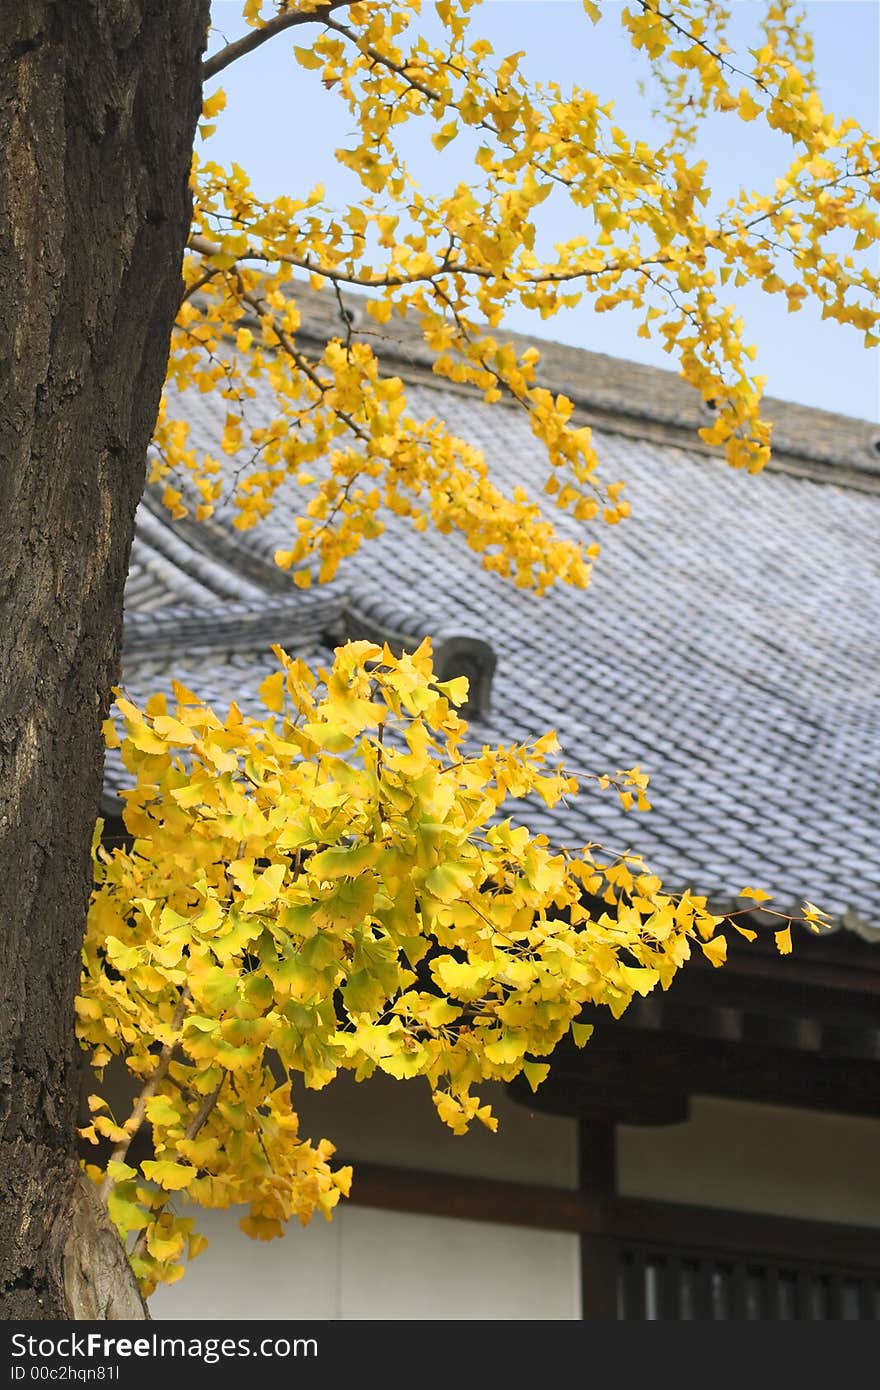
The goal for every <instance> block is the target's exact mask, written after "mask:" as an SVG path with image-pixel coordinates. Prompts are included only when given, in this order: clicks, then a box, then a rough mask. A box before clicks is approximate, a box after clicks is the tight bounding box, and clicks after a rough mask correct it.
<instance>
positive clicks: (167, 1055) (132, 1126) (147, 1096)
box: [98, 986, 190, 1202]
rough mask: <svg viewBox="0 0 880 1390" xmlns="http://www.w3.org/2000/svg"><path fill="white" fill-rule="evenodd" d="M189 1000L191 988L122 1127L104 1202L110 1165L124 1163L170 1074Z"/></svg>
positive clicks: (100, 1191) (100, 1193)
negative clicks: (164, 1081)
mask: <svg viewBox="0 0 880 1390" xmlns="http://www.w3.org/2000/svg"><path fill="white" fill-rule="evenodd" d="M189 999H190V992H189V987H188V986H187V987H186V988H185V989H184V990H183V992H182V993H181V996H180V999H179V1000H178V1003H177V1008H176V1009H175V1010H174V1017H173V1019H172V1020H171V1031H172V1035H173V1036H172V1037H171V1039H170V1040H169V1041H168V1042H167V1043H166V1044H165V1046H164V1047H163V1048H162V1051H161V1052H160V1053H159V1061H158V1063H157V1065H156V1070H155V1071H154V1072H153V1074H152V1076H151V1077H150V1078H149V1080H148V1081H147V1083H146V1085H145V1086H144V1088H143V1090H142V1091H141V1093H140V1095H139V1096H138V1098H137V1100H136V1102H135V1105H134V1109H133V1110H132V1112H131V1114H130V1115H129V1117H128V1119H127V1120H126V1122H125V1124H124V1125H123V1126H122V1128H123V1129H124V1130H125V1132H126V1134H127V1136H128V1137H127V1138H126V1139H122V1140H120V1142H119V1143H118V1144H117V1145H116V1148H115V1149H114V1150H113V1152H112V1154H111V1155H110V1158H109V1160H108V1164H107V1169H108V1171H107V1172H106V1173H105V1175H104V1180H103V1182H102V1183H101V1186H100V1187H99V1188H98V1196H99V1197H100V1198H101V1200H102V1201H103V1202H106V1200H107V1198H108V1197H109V1195H110V1190H111V1188H112V1187H113V1179H112V1178H111V1176H110V1172H109V1168H110V1164H111V1163H122V1162H124V1160H125V1156H126V1154H127V1153H128V1151H129V1149H130V1148H131V1143H132V1140H133V1139H134V1136H135V1135H136V1134H137V1132H138V1130H139V1129H140V1127H141V1125H142V1124H143V1122H144V1118H145V1116H146V1113H147V1102H148V1101H149V1100H152V1098H153V1096H154V1095H155V1094H156V1091H157V1089H158V1087H159V1084H160V1082H162V1081H163V1080H164V1079H165V1076H166V1074H167V1072H168V1067H169V1065H170V1063H171V1057H172V1055H173V1053H174V1049H175V1048H176V1046H177V1043H178V1041H179V1039H178V1037H177V1034H178V1033H179V1031H180V1025H181V1023H182V1022H183V1015H184V1014H185V1013H186V1006H187V1004H188V1003H189Z"/></svg>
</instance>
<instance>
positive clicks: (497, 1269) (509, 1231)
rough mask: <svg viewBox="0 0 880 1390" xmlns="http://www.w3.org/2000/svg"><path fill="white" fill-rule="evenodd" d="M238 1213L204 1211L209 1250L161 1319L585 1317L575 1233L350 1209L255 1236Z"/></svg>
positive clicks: (159, 1298)
mask: <svg viewBox="0 0 880 1390" xmlns="http://www.w3.org/2000/svg"><path fill="white" fill-rule="evenodd" d="M239 1214H240V1213H239V1212H237V1211H236V1212H233V1211H229V1212H209V1213H205V1214H203V1215H200V1218H199V1229H200V1230H204V1231H205V1232H206V1234H207V1235H208V1236H209V1238H210V1241H211V1244H210V1245H209V1247H208V1249H207V1250H206V1251H205V1252H204V1254H202V1255H200V1256H199V1257H198V1259H196V1260H194V1261H193V1263H192V1265H191V1266H190V1268H189V1270H188V1271H187V1273H186V1274H185V1276H184V1278H183V1279H182V1280H181V1281H180V1283H178V1284H174V1285H172V1286H171V1287H170V1288H161V1289H158V1290H157V1291H156V1293H155V1294H154V1295H153V1297H152V1298H151V1299H150V1312H151V1314H152V1316H153V1317H154V1318H155V1319H157V1320H164V1319H173V1318H195V1319H197V1320H199V1321H222V1320H224V1319H231V1318H238V1319H243V1320H253V1321H260V1320H263V1319H280V1320H282V1321H283V1320H289V1319H311V1318H314V1319H327V1320H368V1319H369V1320H387V1321H393V1322H403V1321H407V1320H412V1319H429V1320H447V1319H448V1320H452V1321H464V1320H473V1319H481V1318H488V1319H492V1320H512V1319H529V1320H536V1319H537V1320H564V1319H572V1320H576V1319H577V1318H579V1316H580V1308H579V1302H580V1283H579V1248H578V1241H577V1238H576V1237H574V1236H567V1235H562V1234H558V1233H556V1232H543V1231H532V1230H527V1229H525V1228H523V1227H519V1226H499V1225H490V1224H488V1223H483V1222H478V1221H459V1220H451V1219H449V1218H446V1217H436V1216H410V1215H405V1214H401V1213H397V1212H381V1211H373V1210H368V1209H367V1208H364V1207H360V1208H359V1207H355V1206H347V1207H345V1208H344V1209H342V1210H339V1211H338V1212H337V1215H336V1216H335V1217H334V1218H333V1220H332V1221H331V1222H325V1221H324V1220H323V1219H321V1218H316V1219H315V1220H314V1221H313V1222H311V1223H310V1225H309V1226H307V1227H305V1229H302V1228H300V1227H298V1226H291V1228H290V1230H289V1231H288V1234H287V1235H286V1236H284V1237H283V1239H281V1240H277V1241H271V1242H269V1243H267V1244H263V1243H262V1242H259V1243H258V1242H256V1241H252V1240H249V1239H248V1237H247V1236H245V1235H243V1234H242V1232H241V1231H240V1230H238V1227H237V1218H238V1215H239Z"/></svg>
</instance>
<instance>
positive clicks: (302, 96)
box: [202, 0, 880, 420]
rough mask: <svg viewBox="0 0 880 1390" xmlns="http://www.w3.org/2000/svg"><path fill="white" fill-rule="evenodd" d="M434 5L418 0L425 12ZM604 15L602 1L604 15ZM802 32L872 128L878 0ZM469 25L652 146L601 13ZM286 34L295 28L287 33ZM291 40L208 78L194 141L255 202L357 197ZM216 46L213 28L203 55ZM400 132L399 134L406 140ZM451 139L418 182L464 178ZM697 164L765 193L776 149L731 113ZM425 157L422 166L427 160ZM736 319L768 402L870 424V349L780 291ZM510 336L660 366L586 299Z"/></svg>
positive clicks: (824, 74)
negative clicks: (583, 90) (209, 107)
mask: <svg viewBox="0 0 880 1390" xmlns="http://www.w3.org/2000/svg"><path fill="white" fill-rule="evenodd" d="M431 8H432V7H431V6H430V4H429V3H427V0H426V2H425V4H424V9H425V12H426V14H427V13H428V12H429V11H430V9H431ZM607 8H608V9H609V11H613V8H614V7H613V6H611V5H609V6H608V7H607ZM762 8H763V6H762V5H761V4H759V3H756V0H735V3H734V16H735V19H734V30H733V37H734V39H736V38H738V37H741V38H742V39H743V41H744V42H745V43H754V42H755V38H754V33H755V30H754V24H755V20H756V18H757V17H758V15H759V14H760V12H761V11H762ZM806 8H807V13H808V17H809V24H810V26H811V28H812V31H813V34H814V36H815V40H816V68H817V74H818V82H819V91H820V95H821V96H822V99H823V101H824V103H825V105H826V107H827V108H829V109H831V110H832V111H834V112H835V113H836V114H838V115H844V114H845V115H852V116H855V117H856V118H857V119H858V120H860V121H861V122H862V124H864V125H866V126H867V127H868V128H869V129H871V130H872V131H874V132H875V133H876V132H877V130H878V126H880V0H811V3H808V4H807V7H806ZM212 15H213V22H214V24H215V26H216V28H217V30H218V31H222V34H223V36H224V37H225V38H226V39H230V38H234V37H237V36H238V35H239V34H240V33H241V32H243V30H244V27H245V26H244V24H243V22H242V20H241V5H240V3H239V0H214V3H213V5H212ZM472 29H473V32H474V35H475V36H476V35H477V34H480V35H484V36H485V37H487V38H488V39H490V41H491V42H492V43H493V44H494V46H495V50H496V54H498V55H501V54H504V53H509V52H512V51H514V50H517V49H523V50H525V53H526V58H525V59H524V67H525V69H526V71H527V72H528V74H529V75H530V76H532V77H533V78H535V79H538V80H555V81H557V82H559V83H560V84H561V85H562V86H563V87H565V86H567V85H570V84H573V83H574V84H577V85H580V86H584V87H589V88H591V89H593V90H595V91H597V92H598V93H599V94H600V96H601V98H602V99H603V101H605V100H613V101H614V102H615V110H616V116H617V119H618V121H619V123H620V124H621V125H622V126H623V128H624V129H626V130H627V131H633V132H635V133H639V134H641V135H644V136H645V137H647V138H650V136H651V132H652V128H653V121H652V118H651V116H650V112H649V103H648V102H646V101H645V99H644V98H642V97H641V96H640V95H639V93H638V89H637V83H638V80H639V77H640V76H643V75H644V69H643V67H642V65H641V64H640V63H639V61H638V59H637V58H636V56H635V54H634V53H633V52H632V50H631V49H630V47H629V45H628V44H627V42H626V39H625V37H624V36H623V35H622V33H621V30H620V26H619V24H617V23H616V22H615V21H614V19H613V15H612V17H610V18H609V20H607V21H603V23H602V24H601V25H599V26H598V27H597V28H593V26H591V25H590V24H589V23H587V21H586V19H585V17H584V15H583V11H582V8H581V5H580V3H579V0H488V2H487V3H484V4H483V5H482V6H480V7H479V9H478V10H477V12H476V14H475V16H474V19H473V23H472ZM295 33H296V31H295ZM302 33H303V31H299V33H298V34H296V37H294V35H290V34H287V35H280V36H279V37H277V38H275V39H272V40H271V41H270V42H269V43H267V44H265V45H264V46H263V47H262V48H261V49H259V50H257V51H256V52H255V53H252V54H250V55H248V56H247V57H246V58H244V59H241V60H239V61H238V62H236V63H234V64H232V66H231V67H229V68H228V69H227V70H226V71H225V72H224V73H222V74H221V75H220V77H219V78H218V79H217V80H216V81H215V83H212V84H211V86H210V87H209V90H212V89H213V87H214V86H216V85H220V86H222V87H223V88H224V90H225V91H226V93H227V99H228V104H227V109H226V111H225V113H224V114H223V115H222V116H221V117H220V118H219V121H218V126H217V132H216V134H215V135H214V136H213V137H212V138H211V140H210V141H209V142H208V143H206V144H205V145H204V146H203V147H202V151H203V154H204V156H205V157H207V158H213V159H216V160H218V161H219V162H221V163H229V162H231V161H232V160H235V161H236V162H237V163H239V164H241V165H242V166H243V167H244V168H245V169H247V171H248V173H249V174H250V176H251V179H252V182H253V185H254V189H255V191H256V192H257V193H258V194H259V195H260V196H263V197H274V196H277V195H279V194H282V193H289V194H293V195H296V194H299V193H302V192H303V191H305V190H306V189H308V188H310V187H312V186H313V185H314V184H316V183H323V184H324V186H325V189H326V197H327V200H328V201H329V202H330V203H332V204H336V205H342V204H345V203H347V202H351V201H355V200H356V199H357V198H358V196H359V194H358V188H359V185H357V183H356V182H355V181H354V180H353V179H352V176H351V175H350V174H349V173H348V172H347V171H346V170H344V169H342V168H341V167H340V166H339V165H338V164H336V162H335V160H334V158H333V150H334V149H335V148H336V146H338V145H344V144H346V143H347V141H348V138H349V136H350V133H351V119H350V117H349V115H348V112H347V110H346V109H345V107H344V106H343V105H342V103H341V102H340V101H339V99H338V98H337V97H336V96H335V95H334V94H333V93H332V92H327V91H325V90H324V88H323V87H322V85H321V82H320V73H315V72H305V71H303V70H302V69H301V68H300V67H299V66H298V64H297V63H296V62H295V60H294V58H293V55H292V47H293V44H294V42H302V41H303V39H302ZM221 43H222V40H221V38H220V34H219V32H218V33H217V34H215V35H214V36H213V37H212V42H211V45H210V46H211V49H214V48H215V47H217V46H219V45H220V44H221ZM408 138H409V137H408ZM459 145H460V142H456V143H455V144H454V145H452V146H450V147H448V148H447V150H446V151H444V154H443V156H442V158H441V157H438V156H434V155H433V153H430V154H428V155H424V154H418V153H417V151H421V150H422V148H423V147H422V146H421V145H419V146H418V147H416V146H415V145H412V146H411V147H408V148H410V149H411V150H412V152H413V154H414V155H415V158H414V159H413V163H414V164H415V162H416V158H418V159H419V160H421V161H422V162H421V163H420V164H419V168H418V171H417V172H418V173H419V175H420V181H421V182H422V184H423V186H424V187H426V188H428V187H433V186H435V183H436V181H437V180H438V179H440V180H442V181H444V182H448V183H449V184H453V183H455V182H458V181H459V180H463V179H464V180H472V179H473V177H474V170H473V165H471V164H470V163H469V162H465V161H466V154H465V150H464V148H462V149H461V150H460V149H459ZM699 152H700V154H701V156H705V157H706V158H708V159H709V162H710V169H714V170H715V171H716V173H715V180H714V185H715V187H716V189H718V190H719V191H721V192H723V193H725V194H726V193H732V192H734V191H735V190H736V188H737V187H738V186H739V185H740V184H745V185H746V186H747V187H749V188H757V189H764V188H769V187H772V180H773V178H774V177H775V176H776V175H777V174H778V173H780V172H782V170H783V169H784V167H785V165H786V162H787V155H788V142H787V141H786V140H784V139H783V138H782V137H779V136H777V135H774V134H773V133H772V132H768V131H767V130H766V129H764V128H763V127H761V125H760V122H757V121H756V122H754V123H753V124H752V125H749V126H745V125H743V123H742V122H740V121H737V120H735V119H733V118H730V117H728V118H726V119H725V118H723V117H717V118H715V119H714V120H713V121H711V122H710V123H709V125H708V127H707V128H706V129H705V131H704V132H703V135H702V139H701V144H700V146H699ZM431 160H435V161H436V163H434V164H433V165H432V166H431V167H425V165H426V164H427V163H428V162H429V161H431ZM542 212H544V213H545V214H546V217H547V225H546V236H547V239H548V241H550V242H552V241H554V240H558V239H560V238H562V237H566V236H570V235H575V234H576V233H577V230H578V228H577V222H576V214H574V213H573V212H572V211H571V210H569V209H566V208H563V207H562V206H561V205H559V206H557V205H556V203H555V202H554V200H552V199H551V200H549V201H548V203H547V204H545V205H544V208H543V209H542ZM729 298H731V299H734V300H735V302H736V304H737V306H738V308H739V310H740V312H741V313H742V314H743V317H744V318H745V321H746V331H747V337H749V338H751V340H752V341H754V342H756V343H757V345H758V358H757V361H756V370H758V371H759V372H762V373H763V374H764V375H765V376H766V377H767V378H768V382H767V387H766V390H767V392H768V394H771V395H775V396H781V397H783V398H784V399H787V400H793V401H800V402H802V403H804V404H807V405H815V406H821V407H823V408H824V409H826V410H837V411H841V412H843V413H844V414H848V415H857V416H862V417H864V418H867V419H870V420H880V354H878V352H877V351H876V350H875V351H873V352H870V353H869V352H867V351H866V350H865V349H864V348H863V347H862V344H861V335H860V334H859V333H857V332H856V331H854V330H852V329H846V328H842V327H840V326H839V325H837V324H835V323H832V322H830V321H827V320H826V321H823V320H822V319H821V317H820V315H819V313H818V311H817V310H815V309H813V308H810V307H808V308H806V309H804V310H802V311H801V312H800V313H798V314H796V315H791V314H788V313H787V312H786V308H785V303H784V300H783V299H782V297H781V296H777V297H774V298H770V297H768V296H767V295H765V294H763V293H761V292H760V291H759V290H758V289H757V288H756V287H752V286H746V287H743V288H741V289H740V290H737V291H732V290H731V291H730V293H729ZM507 323H508V325H509V327H510V328H513V329H516V330H518V331H521V332H525V333H529V332H531V333H534V334H535V336H536V337H552V338H555V339H558V340H560V341H562V342H566V343H570V344H573V345H575V346H579V347H587V348H592V349H595V350H598V351H601V352H608V353H612V354H613V355H615V356H618V357H624V358H629V359H631V360H634V361H639V362H646V363H649V364H653V365H656V366H662V367H670V366H671V365H672V363H671V361H670V358H669V357H668V356H667V355H666V354H665V353H664V352H663V351H662V350H661V348H660V345H659V343H656V342H654V341H653V340H651V341H646V340H645V339H642V338H638V337H637V336H636V331H635V330H636V327H637V324H638V320H637V318H636V316H635V315H633V314H630V313H629V312H628V311H627V310H625V309H624V310H621V309H618V310H615V311H614V312H613V313H606V314H601V315H599V314H596V313H594V311H593V310H592V308H591V307H590V305H589V301H588V300H587V299H586V298H585V300H584V301H582V303H581V305H579V306H578V307H577V308H575V309H571V310H568V311H563V312H562V313H560V314H559V315H558V316H557V317H556V318H555V319H550V320H546V321H543V322H542V321H541V320H540V318H539V317H538V316H537V315H536V314H530V313H528V312H527V311H525V310H517V311H514V312H512V313H511V315H510V317H509V319H508V320H507Z"/></svg>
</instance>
